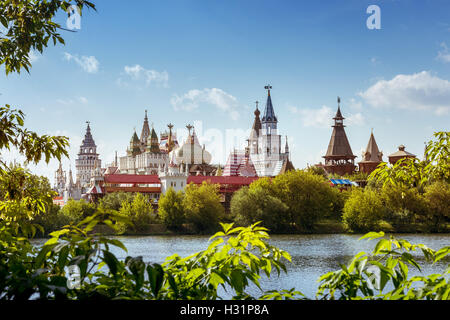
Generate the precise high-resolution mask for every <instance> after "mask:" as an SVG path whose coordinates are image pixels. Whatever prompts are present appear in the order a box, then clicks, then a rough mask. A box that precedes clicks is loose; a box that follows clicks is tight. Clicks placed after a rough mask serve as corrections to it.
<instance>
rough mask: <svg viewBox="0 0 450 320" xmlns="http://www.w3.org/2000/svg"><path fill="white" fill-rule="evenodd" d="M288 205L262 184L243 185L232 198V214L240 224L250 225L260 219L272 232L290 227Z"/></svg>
mask: <svg viewBox="0 0 450 320" xmlns="http://www.w3.org/2000/svg"><path fill="white" fill-rule="evenodd" d="M288 209H289V208H288V206H287V205H285V204H284V203H283V202H282V201H281V200H280V199H278V198H276V197H274V196H272V195H271V194H270V191H269V190H267V189H266V188H263V187H260V186H256V187H255V186H251V187H250V188H249V187H243V188H241V189H239V190H238V191H237V192H235V193H234V195H233V198H232V199H231V214H232V215H233V216H234V218H235V221H236V222H237V223H238V224H239V225H244V226H248V225H251V224H254V223H256V222H258V221H262V225H263V226H264V227H266V228H268V229H269V230H270V231H272V232H277V231H285V230H287V229H288V227H289V220H288V219H287V211H288Z"/></svg>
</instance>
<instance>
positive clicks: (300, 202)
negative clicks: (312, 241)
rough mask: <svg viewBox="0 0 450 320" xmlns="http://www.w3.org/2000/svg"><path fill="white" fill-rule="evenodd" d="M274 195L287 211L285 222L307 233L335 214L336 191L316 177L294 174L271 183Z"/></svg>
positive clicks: (287, 173)
mask: <svg viewBox="0 0 450 320" xmlns="http://www.w3.org/2000/svg"><path fill="white" fill-rule="evenodd" d="M272 190H273V192H274V193H273V195H274V196H275V197H277V198H278V199H280V200H281V202H282V203H284V204H286V205H287V206H288V208H289V210H288V219H289V221H291V222H293V223H295V225H296V226H297V227H300V228H304V229H310V228H313V226H314V223H315V222H316V221H317V220H319V219H320V218H322V217H324V216H327V215H330V214H331V212H333V210H334V205H335V201H337V199H336V193H335V190H333V189H332V187H330V186H329V184H328V183H327V180H326V179H325V178H323V177H321V176H318V175H316V174H312V173H309V172H305V171H301V170H296V171H288V172H286V173H284V174H281V175H278V176H277V177H275V178H274V179H273V180H272Z"/></svg>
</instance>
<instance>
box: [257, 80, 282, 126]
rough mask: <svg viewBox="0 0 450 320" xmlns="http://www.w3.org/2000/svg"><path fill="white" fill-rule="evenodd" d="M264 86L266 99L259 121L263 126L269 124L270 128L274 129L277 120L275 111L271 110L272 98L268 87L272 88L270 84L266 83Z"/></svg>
mask: <svg viewBox="0 0 450 320" xmlns="http://www.w3.org/2000/svg"><path fill="white" fill-rule="evenodd" d="M264 88H265V89H266V90H267V101H266V108H265V109H264V115H263V117H262V121H261V123H262V124H263V127H268V125H270V127H271V129H276V127H277V125H276V124H277V122H278V120H277V117H276V116H275V111H274V110H273V104H272V98H271V97H270V89H272V86H271V85H267V86H265V87H264ZM264 125H266V126H264Z"/></svg>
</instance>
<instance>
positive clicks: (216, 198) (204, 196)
mask: <svg viewBox="0 0 450 320" xmlns="http://www.w3.org/2000/svg"><path fill="white" fill-rule="evenodd" d="M183 207H184V212H185V214H186V222H188V223H192V224H193V225H194V227H195V228H196V229H197V231H199V232H207V231H211V230H217V226H218V223H219V219H220V218H221V217H222V216H223V215H224V208H223V206H222V204H221V203H220V195H219V187H218V186H217V185H214V184H208V183H206V182H203V183H202V184H201V185H195V184H192V183H191V184H189V185H188V186H186V189H185V196H184V199H183Z"/></svg>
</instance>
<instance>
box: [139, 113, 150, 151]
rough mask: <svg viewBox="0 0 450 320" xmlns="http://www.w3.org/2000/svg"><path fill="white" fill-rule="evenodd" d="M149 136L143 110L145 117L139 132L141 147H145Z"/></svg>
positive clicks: (146, 119) (146, 118) (148, 128)
mask: <svg viewBox="0 0 450 320" xmlns="http://www.w3.org/2000/svg"><path fill="white" fill-rule="evenodd" d="M149 136H150V127H149V126H148V117H147V110H145V117H144V124H143V126H142V131H141V139H140V142H141V145H142V146H144V147H145V146H146V144H147V138H148V137H149Z"/></svg>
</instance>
